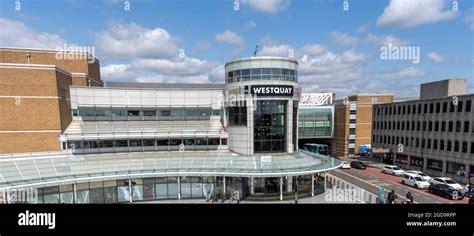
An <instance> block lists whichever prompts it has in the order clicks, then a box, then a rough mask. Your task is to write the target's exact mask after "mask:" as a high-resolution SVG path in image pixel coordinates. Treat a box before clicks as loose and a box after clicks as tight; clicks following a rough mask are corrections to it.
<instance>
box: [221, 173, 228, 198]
mask: <svg viewBox="0 0 474 236" xmlns="http://www.w3.org/2000/svg"><path fill="white" fill-rule="evenodd" d="M222 181H223V182H224V198H225V196H227V184H226V182H225V176H223V177H222Z"/></svg>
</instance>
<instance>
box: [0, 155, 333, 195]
mask: <svg viewBox="0 0 474 236" xmlns="http://www.w3.org/2000/svg"><path fill="white" fill-rule="evenodd" d="M340 165H341V161H340V160H337V159H334V158H330V157H328V156H322V155H317V154H314V153H310V152H307V151H304V150H300V151H298V152H296V153H294V154H292V155H289V154H287V155H267V156H240V155H237V154H235V153H232V152H229V151H227V150H220V151H188V152H179V151H170V152H130V153H128V152H127V153H102V154H87V155H72V154H70V153H66V152H62V153H35V154H25V155H23V156H21V155H15V156H14V157H13V156H12V157H11V158H1V159H0V190H1V189H4V188H11V187H17V188H18V187H28V186H48V185H60V184H65V183H72V182H85V181H100V180H108V179H120V178H128V177H147V176H241V177H272V176H274V177H278V176H294V175H304V174H311V173H317V172H321V171H326V170H329V169H334V168H337V167H339V166H340Z"/></svg>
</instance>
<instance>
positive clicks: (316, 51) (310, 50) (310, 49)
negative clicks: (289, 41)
mask: <svg viewBox="0 0 474 236" xmlns="http://www.w3.org/2000/svg"><path fill="white" fill-rule="evenodd" d="M326 51H327V49H326V47H324V46H323V45H321V44H309V45H305V46H303V47H301V48H299V49H298V50H297V57H302V56H303V55H308V56H316V55H320V54H321V53H324V52H326Z"/></svg>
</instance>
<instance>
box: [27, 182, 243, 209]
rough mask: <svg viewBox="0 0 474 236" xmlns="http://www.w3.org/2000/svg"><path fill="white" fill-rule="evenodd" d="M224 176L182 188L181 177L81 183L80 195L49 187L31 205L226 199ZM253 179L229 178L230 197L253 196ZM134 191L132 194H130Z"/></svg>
mask: <svg viewBox="0 0 474 236" xmlns="http://www.w3.org/2000/svg"><path fill="white" fill-rule="evenodd" d="M223 179H224V178H223V177H208V176H204V177H180V185H178V178H177V177H156V178H135V179H132V180H131V185H132V186H131V187H130V186H129V185H130V183H129V180H128V179H121V180H111V181H100V182H91V183H77V184H76V196H74V190H73V185H72V184H68V185H61V186H56V187H45V188H39V189H38V198H37V199H38V201H37V202H31V203H53V204H54V203H55V204H64V203H76V204H82V203H84V204H87V203H92V204H103V203H120V202H129V201H130V197H132V200H133V201H144V200H145V201H149V200H160V199H178V193H181V199H190V198H211V197H213V196H217V195H219V196H220V197H222V196H223V193H224V183H223ZM248 181H249V178H243V177H236V178H233V177H227V178H226V191H227V193H228V195H230V194H234V193H235V192H236V191H237V192H239V193H238V194H239V196H240V198H243V197H245V196H249V194H250V190H249V182H248ZM130 189H131V191H132V193H131V194H130Z"/></svg>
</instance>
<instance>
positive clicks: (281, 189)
mask: <svg viewBox="0 0 474 236" xmlns="http://www.w3.org/2000/svg"><path fill="white" fill-rule="evenodd" d="M280 201H283V177H280Z"/></svg>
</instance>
